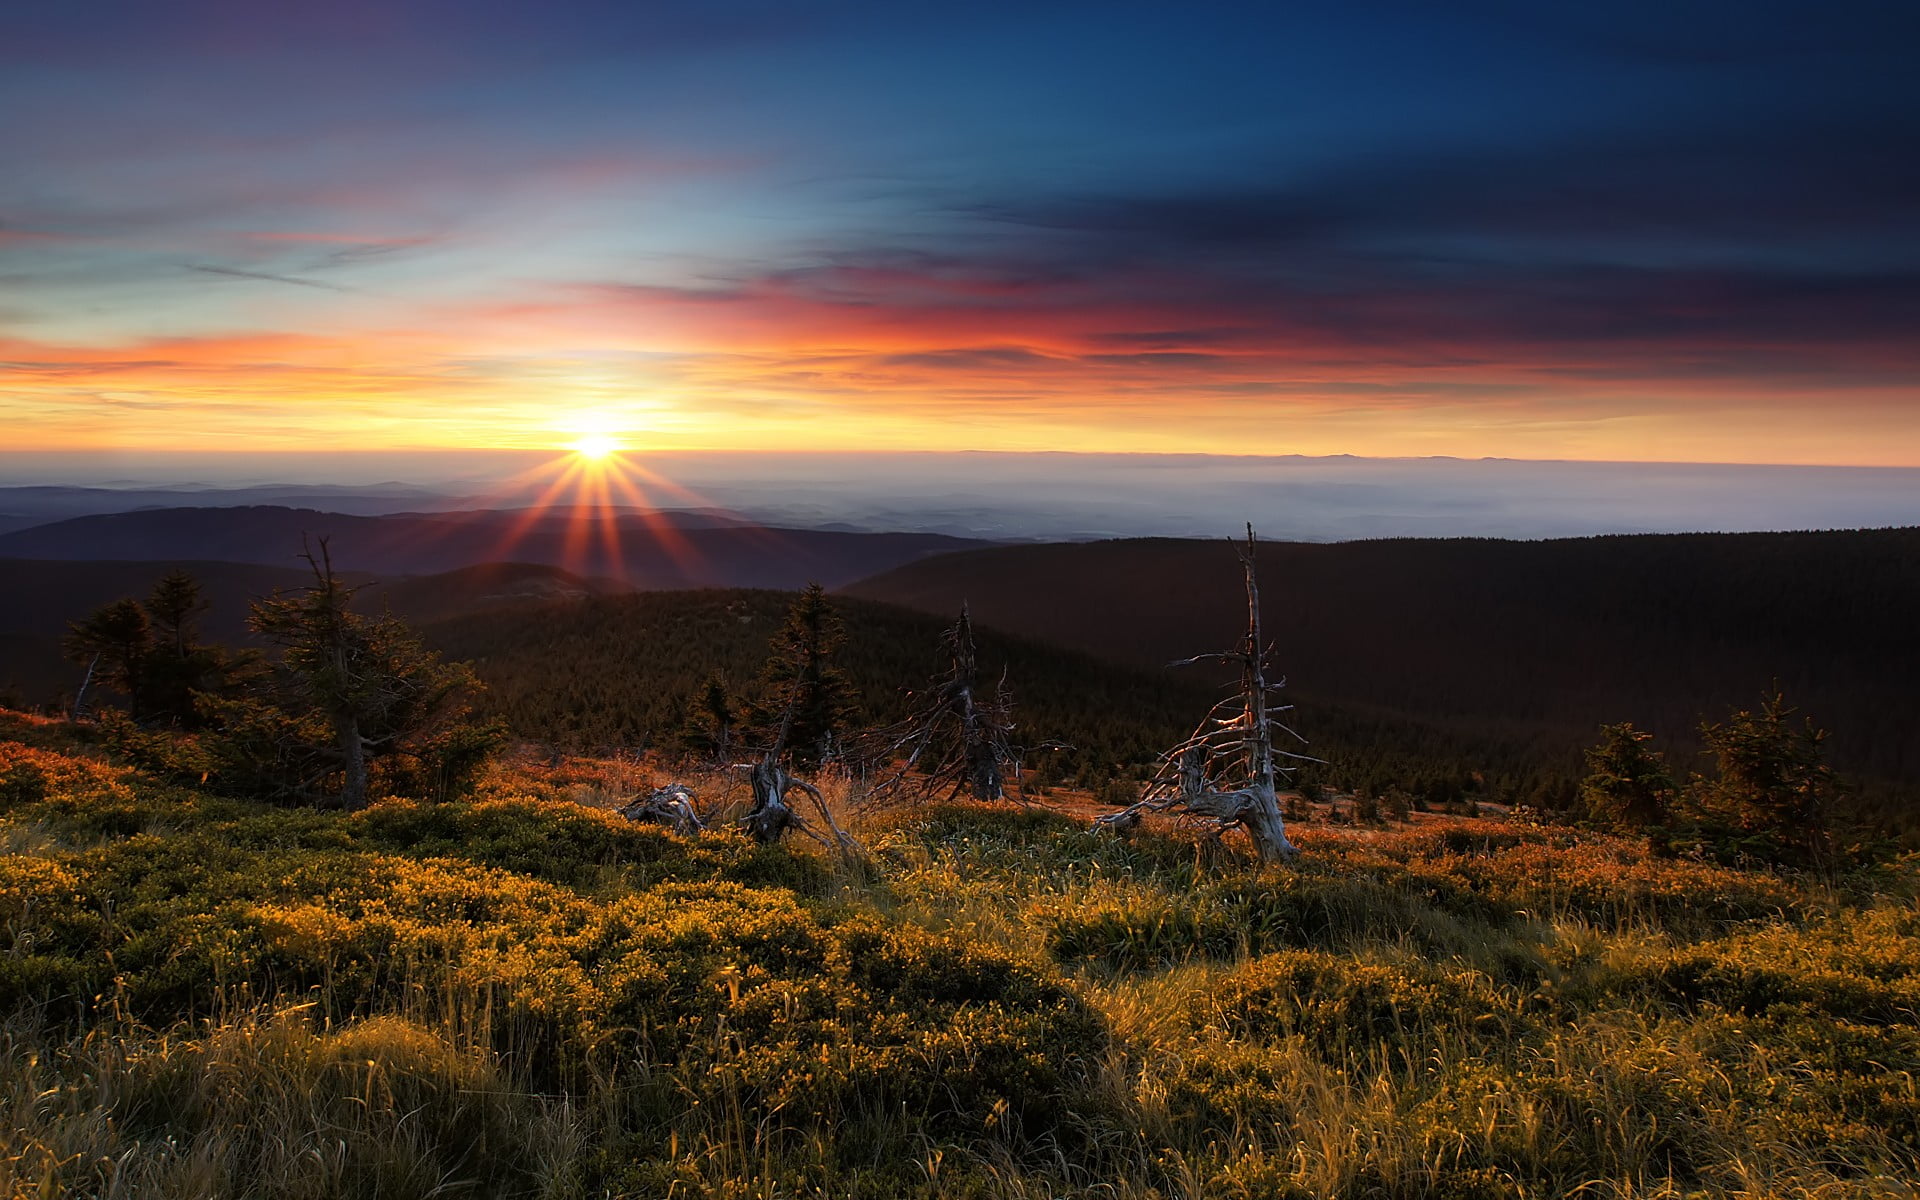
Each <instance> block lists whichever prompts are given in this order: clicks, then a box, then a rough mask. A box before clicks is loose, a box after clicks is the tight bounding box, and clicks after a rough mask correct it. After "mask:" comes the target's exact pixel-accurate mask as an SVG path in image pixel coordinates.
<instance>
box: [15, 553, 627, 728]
mask: <svg viewBox="0 0 1920 1200" xmlns="http://www.w3.org/2000/svg"><path fill="white" fill-rule="evenodd" d="M175 567H178V568H180V569H181V570H184V571H186V572H187V573H188V574H190V575H192V576H193V577H194V578H195V579H196V580H197V581H199V583H200V586H201V594H202V597H203V598H204V599H205V600H206V601H207V608H206V610H205V612H204V613H202V614H201V617H200V622H199V624H200V629H201V632H202V634H203V635H204V636H205V637H207V638H209V639H211V640H213V641H215V642H220V643H224V644H228V645H238V644H242V643H244V642H246V641H247V640H248V634H247V628H246V623H247V611H248V609H249V607H250V606H251V605H252V603H253V601H255V600H257V599H259V598H260V597H262V596H267V595H270V594H272V593H273V592H275V591H277V590H282V589H288V588H297V587H301V586H304V585H305V584H307V583H310V582H312V576H311V575H310V574H309V573H308V572H307V570H306V568H305V567H269V566H260V565H256V564H252V563H233V562H57V561H45V560H42V561H32V560H20V559H13V560H6V559H0V573H3V574H4V575H5V577H6V579H7V581H8V585H7V586H6V587H5V588H0V688H5V689H11V690H12V691H14V692H16V693H18V696H17V699H19V700H21V701H24V702H28V703H35V704H37V703H42V702H45V701H48V700H50V699H53V698H54V697H56V696H58V695H59V694H60V693H61V692H63V691H65V690H68V689H71V688H72V687H74V686H75V685H76V684H77V682H78V679H79V674H80V671H79V668H77V667H75V666H73V665H72V664H70V663H68V662H67V661H66V658H65V656H63V655H62V654H61V652H60V639H61V635H62V634H63V633H64V632H65V631H66V628H67V624H68V622H70V621H74V620H78V619H79V618H81V617H84V616H86V615H87V614H88V613H90V612H92V611H94V610H95V609H97V608H100V607H101V606H103V605H106V604H111V603H113V602H114V601H115V600H119V599H121V598H123V597H135V598H137V597H141V596H145V595H146V594H147V593H148V592H149V591H151V590H152V588H153V585H154V584H155V582H157V581H158V580H159V579H160V577H161V576H162V575H164V574H166V573H167V571H169V570H171V569H173V568H175ZM342 577H343V579H344V580H345V581H346V582H348V583H351V584H357V585H361V586H362V587H363V589H364V590H363V591H362V592H361V597H362V599H361V603H362V606H363V607H364V608H366V609H367V610H369V611H372V610H377V609H381V608H387V609H391V610H392V611H393V612H394V613H395V614H396V615H398V616H400V617H403V618H405V619H406V620H409V621H415V622H418V621H431V620H439V619H444V618H446V617H450V616H453V615H456V614H458V613H465V612H472V611H476V610H484V609H488V608H497V607H501V606H507V605H524V604H528V603H538V602H566V601H570V600H577V599H583V598H585V597H587V596H596V595H605V594H607V593H610V592H618V591H624V590H626V589H625V587H624V586H623V585H621V584H618V583H615V582H613V581H611V580H606V579H588V578H582V577H581V576H578V575H574V574H572V573H571V572H567V571H562V570H560V569H559V568H557V567H545V566H538V565H533V564H528V563H486V564H483V565H480V566H474V567H465V568H462V569H460V570H457V571H448V572H445V573H443V574H439V575H428V576H421V577H415V578H407V577H402V578H397V579H386V580H376V579H373V578H372V577H370V576H368V575H366V574H365V573H356V572H345V573H343V576H342Z"/></svg>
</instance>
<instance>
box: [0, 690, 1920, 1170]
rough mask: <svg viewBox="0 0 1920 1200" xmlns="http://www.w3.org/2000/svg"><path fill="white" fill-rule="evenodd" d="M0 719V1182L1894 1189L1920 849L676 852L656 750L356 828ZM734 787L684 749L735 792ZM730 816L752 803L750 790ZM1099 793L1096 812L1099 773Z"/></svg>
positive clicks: (47, 727) (1173, 838)
mask: <svg viewBox="0 0 1920 1200" xmlns="http://www.w3.org/2000/svg"><path fill="white" fill-rule="evenodd" d="M0 720H4V724H0V843H3V844H4V849H5V850H6V853H5V854H4V855H0V937H4V941H5V945H4V949H3V951H0V1004H4V1006H5V1010H6V1014H7V1018H8V1019H7V1021H6V1024H5V1026H4V1033H3V1035H0V1037H3V1041H0V1056H3V1057H4V1059H5V1061H6V1064H7V1072H8V1075H7V1078H8V1081H9V1088H8V1090H7V1091H6V1092H4V1093H0V1103H5V1104H6V1105H7V1107H8V1112H7V1113H6V1119H5V1120H4V1121H0V1131H4V1132H0V1171H3V1172H4V1174H0V1178H3V1179H4V1181H5V1185H6V1188H7V1189H8V1190H9V1192H10V1193H11V1194H15V1195H51V1194H63V1195H82V1196H196V1197H198V1196H276V1197H278V1196H301V1197H305V1196H311V1197H322V1196H367V1197H373V1196H380V1197H406V1196H423V1197H424V1196H427V1195H441V1196H447V1195H456V1196H457V1195H473V1196H549V1197H560V1196H581V1197H585V1196H603V1195H617V1196H660V1195H667V1194H672V1195H675V1196H700V1195H709V1196H743V1197H744V1196H802V1195H834V1196H842V1195H848V1196H872V1197H882V1196H886V1197H892V1196H902V1195H905V1196H925V1197H935V1196H941V1197H944V1196H969V1197H974V1196H1010V1197H1017V1196H1031V1197H1040V1196H1087V1197H1094V1196H1099V1197H1116V1196H1118V1197H1133V1198H1141V1200H1144V1198H1146V1197H1156V1196H1157V1197H1168V1198H1171V1197H1200V1196H1209V1197H1211V1196H1229V1197H1232V1196H1238V1197H1308V1196H1351V1197H1409V1198H1411V1197H1427V1196H1446V1197H1457V1198H1463V1200H1464V1198H1469V1197H1474V1198H1478V1197H1486V1198H1494V1197H1522V1196H1572V1195H1580V1196H1589V1197H1591V1196H1605V1197H1625V1196H1674V1197H1680V1196H1754V1197H1757V1196H1784V1195H1809V1196H1811V1195H1820V1196H1840V1195H1885V1196H1896V1195H1901V1196H1903V1195H1911V1194H1913V1192H1914V1190H1915V1189H1914V1188H1913V1186H1912V1185H1911V1184H1910V1183H1909V1182H1908V1181H1910V1180H1912V1179H1914V1178H1916V1177H1920V1092H1917V1091H1916V1087H1915V1083H1914V1080H1915V1079H1916V1078H1920V1015H1917V1014H1920V910H1917V909H1916V906H1915V902H1914V895H1915V882H1916V880H1915V877H1914V875H1913V872H1912V869H1911V867H1910V866H1909V865H1907V864H1896V865H1892V866H1886V867H1880V868H1875V869H1874V870H1872V871H1870V872H1862V873H1858V874H1853V875H1848V876H1841V877H1834V878H1822V879H1816V878H1812V877H1808V876H1789V875H1778V874H1772V873H1766V872H1757V871H1743V870H1734V869H1730V868H1725V867H1714V866H1707V865H1702V864H1697V863H1690V862H1684V861H1675V860H1671V859H1662V858H1658V857H1655V856H1653V855H1651V854H1649V853H1648V852H1647V851H1646V849H1645V847H1644V846H1642V845H1641V844H1639V843H1636V842H1634V841H1630V840H1626V839H1621V838H1614V837H1607V836H1600V835H1594V834H1587V833H1579V832H1574V831H1570V830H1565V829H1558V828H1547V827H1536V826H1532V825H1528V824H1524V823H1519V822H1514V821H1510V820H1505V819H1490V818H1480V819H1463V818H1438V817H1430V818H1427V819H1423V820H1421V821H1419V822H1418V823H1416V824H1412V825H1407V826H1402V827H1396V828H1391V829H1377V828H1365V827H1350V826H1338V827H1336V826H1331V825H1328V824H1326V823H1325V822H1321V821H1316V822H1310V823H1308V824H1305V825H1303V826H1299V827H1297V828H1296V830H1295V836H1296V839H1297V840H1298V841H1299V842H1300V843H1301V845H1302V847H1303V849H1304V850H1305V854H1304V856H1303V857H1302V859H1301V861H1300V863H1299V865H1298V866H1297V867H1295V868H1292V869H1284V870H1282V869H1271V868H1269V869H1264V870H1263V869H1260V868H1258V867H1257V866H1256V865H1255V864H1254V863H1253V862H1252V860H1251V857H1250V856H1249V855H1247V854H1245V853H1244V852H1240V851H1236V849H1235V848H1234V847H1233V846H1232V845H1231V841H1229V843H1228V845H1227V846H1225V847H1224V848H1219V849H1208V848H1207V846H1206V844H1205V843H1204V842H1196V841H1195V840H1194V839H1193V838H1192V837H1191V835H1190V834H1188V833H1186V832H1184V831H1182V830H1179V829H1177V828H1160V829H1154V830H1149V831H1148V832H1146V833H1143V834H1141V835H1139V836H1137V837H1136V838H1134V839H1133V840H1131V841H1121V840H1117V839H1114V838H1112V837H1109V836H1105V835H1101V834H1096V833H1093V832H1090V831H1088V830H1087V829H1085V828H1084V822H1083V821H1082V820H1080V819H1079V816H1078V815H1075V816H1073V817H1068V816H1064V815H1061V814H1060V813H1057V812H1050V811H1047V810H1046V809H1043V808H1040V807H1038V806H1036V807H1034V808H1031V809H1025V810H1023V809H1021V808H1020V807H1018V806H1006V807H1001V808H988V807H984V806H955V805H943V806H930V807H926V808H923V809H918V810H912V809H909V810H900V811H893V812H890V813H887V814H885V815H884V816H877V815H876V816H872V817H869V818H867V819H864V820H861V819H858V814H857V811H856V810H857V805H856V804H855V801H856V800H857V798H858V788H857V786H856V785H853V784H849V783H837V784H835V785H833V786H831V787H829V788H828V789H827V790H828V792H829V795H830V797H831V798H832V799H833V801H834V802H835V803H836V805H837V806H839V807H840V808H841V809H842V811H843V812H844V813H846V815H847V817H848V819H849V820H851V821H853V822H854V824H855V827H856V829H857V831H858V833H859V836H860V838H861V840H862V842H863V845H864V847H865V854H864V857H863V858H861V859H860V860H858V861H844V860H841V859H838V858H837V857H835V856H831V855H828V854H826V853H824V852H822V851H820V850H818V849H817V848H814V847H812V846H810V845H809V844H806V843H798V844H793V845H780V846H773V847H761V846H755V845H753V844H751V843H749V842H747V841H746V840H745V839H743V838H741V837H739V836H737V835H734V834H731V833H728V832H726V831H724V830H720V831H716V832H714V833H710V834H709V835H707V836H704V837H702V838H699V839H694V840H688V839H682V838H678V837H675V836H673V835H670V834H668V833H666V832H664V831H661V830H658V829H653V828H646V827H640V826H636V825H633V824H631V823H629V822H626V821H624V820H622V819H620V818H619V817H617V816H615V815H614V814H612V813H611V812H610V811H609V806H610V805H611V804H613V803H616V802H617V801H618V800H620V799H622V798H624V797H626V796H628V795H631V794H633V793H634V792H635V791H637V790H639V789H640V788H643V787H646V786H651V785H653V784H655V783H659V782H664V781H665V778H666V773H665V772H664V771H663V770H661V768H660V767H659V765H658V764H656V763H653V762H646V761H642V762H632V761H620V760H613V759H599V760H590V759H574V758H562V759H559V760H557V761H555V760H551V759H548V758H545V757H540V756H533V755H527V756H524V757H522V758H519V759H513V760H509V761H507V762H505V763H504V764H501V765H499V766H497V767H496V768H494V769H493V771H492V772H491V773H490V774H489V775H488V776H487V777H486V778H485V779H484V780H483V781H482V783H481V786H480V789H479V792H478V794H477V795H476V796H475V797H473V798H472V799H469V800H462V801H456V802H449V803H444V804H424V803H417V802H412V801H405V800H389V801H386V802H383V803H380V804H376V805H374V806H373V807H371V808H369V809H366V810H365V811H362V812H358V813H351V814H349V813H341V812H322V811H314V810H309V809H294V808H274V807H269V806H266V805H262V804H258V803H254V802H250V801H244V800H234V799H223V798H219V797H215V796H212V795H209V794H206V793H204V792H201V791H199V790H196V789H193V788H182V787H179V786H174V785H168V784H163V783H160V782H157V781H155V780H153V779H150V778H148V777H146V776H144V775H142V774H141V773H139V772H137V771H133V770H129V769H127V768H125V767H123V766H119V765H115V764H114V763H112V762H110V761H107V759H106V758H104V757H103V756H101V755H100V754H99V753H98V752H96V751H94V750H91V749H89V748H88V747H87V746H85V745H84V744H81V743H80V742H78V741H76V740H75V739H74V737H73V735H72V734H71V732H70V731H69V730H67V729H66V728H65V727H63V726H60V725H58V724H57V723H48V722H41V721H30V720H26V719H22V718H17V717H6V718H3V719H0ZM723 781H724V776H723V775H713V776H707V777H701V778H696V779H690V780H688V782H692V783H695V784H696V785H697V786H699V787H701V788H702V789H704V792H705V795H706V797H707V798H708V799H709V800H710V801H714V802H723V801H727V800H729V798H730V794H729V793H727V792H725V790H724V782H723ZM739 796H740V797H741V798H744V793H743V792H741V793H739ZM1070 803H1071V805H1072V806H1073V807H1075V808H1076V809H1078V808H1083V807H1084V806H1085V805H1086V803H1087V801H1086V799H1085V798H1084V797H1078V798H1073V799H1072V800H1071V801H1070Z"/></svg>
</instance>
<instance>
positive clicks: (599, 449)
mask: <svg viewBox="0 0 1920 1200" xmlns="http://www.w3.org/2000/svg"><path fill="white" fill-rule="evenodd" d="M573 452H574V453H575V454H578V455H579V456H580V457H582V458H591V459H604V458H607V457H608V456H610V455H614V454H618V453H619V452H620V443H619V441H618V440H617V439H616V438H614V436H613V435H612V434H607V433H589V434H585V435H583V436H582V437H581V438H580V439H579V440H577V441H575V442H574V443H573Z"/></svg>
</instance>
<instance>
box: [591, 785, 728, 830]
mask: <svg viewBox="0 0 1920 1200" xmlns="http://www.w3.org/2000/svg"><path fill="white" fill-rule="evenodd" d="M614 811H615V812H617V813H619V814H620V815H621V816H623V817H625V818H626V819H627V820H629V821H641V822H644V823H647V824H652V825H665V826H666V827H667V828H668V829H671V830H673V831H674V832H675V833H677V834H679V835H680V836H682V837H692V836H694V835H695V834H697V833H699V832H701V831H702V830H704V829H705V828H706V824H705V823H704V822H702V821H701V820H700V814H699V813H698V812H697V811H695V810H694V807H693V793H692V792H691V791H690V790H688V789H687V788H685V787H682V786H681V785H680V784H677V783H669V784H667V785H666V786H665V787H657V788H654V789H653V790H652V791H650V792H648V793H647V794H646V795H644V796H641V797H638V798H637V799H634V800H632V801H629V802H628V803H626V804H624V805H621V806H620V807H619V808H617V809H615V810H614Z"/></svg>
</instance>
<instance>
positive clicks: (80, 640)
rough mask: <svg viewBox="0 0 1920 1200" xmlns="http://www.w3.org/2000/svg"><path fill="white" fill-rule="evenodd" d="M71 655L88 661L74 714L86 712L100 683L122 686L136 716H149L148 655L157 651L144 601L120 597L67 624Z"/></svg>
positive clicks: (79, 660) (67, 651)
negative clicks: (97, 684)
mask: <svg viewBox="0 0 1920 1200" xmlns="http://www.w3.org/2000/svg"><path fill="white" fill-rule="evenodd" d="M62 648H63V649H64V650H65V651H66V654H67V657H68V658H70V659H72V660H73V661H74V662H77V663H85V664H86V668H87V674H86V678H85V679H83V680H82V681H81V683H80V690H79V692H78V693H77V694H76V695H75V697H74V701H73V712H74V716H76V717H78V716H82V715H84V714H85V712H86V706H87V693H88V691H89V690H90V689H91V688H92V686H93V684H95V683H96V682H104V683H107V684H109V685H111V686H112V687H115V688H117V689H119V690H120V691H121V692H122V693H124V694H125V695H126V697H127V704H128V706H129V707H130V708H131V709H132V712H133V717H134V719H135V720H139V719H140V718H141V717H143V716H145V715H146V698H147V689H146V670H147V658H148V656H149V655H151V654H152V653H153V623H152V622H151V621H149V620H148V619H147V612H146V610H145V609H144V608H142V607H140V602H139V601H137V600H133V599H126V600H116V601H114V602H113V603H112V604H109V605H107V606H105V607H104V608H100V609H96V610H95V611H94V612H92V613H90V614H88V615H87V616H86V617H85V618H84V619H82V620H79V621H75V622H73V623H72V624H70V625H69V626H68V627H67V636H66V639H65V640H64V641H63V643H62Z"/></svg>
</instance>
